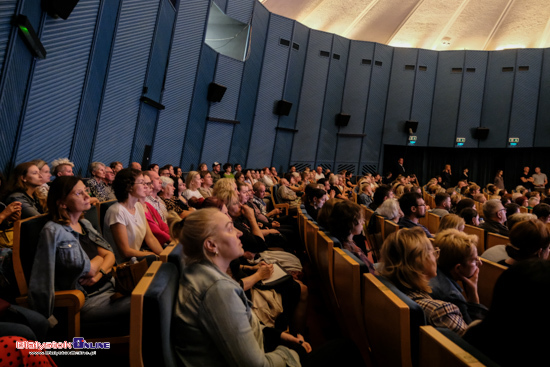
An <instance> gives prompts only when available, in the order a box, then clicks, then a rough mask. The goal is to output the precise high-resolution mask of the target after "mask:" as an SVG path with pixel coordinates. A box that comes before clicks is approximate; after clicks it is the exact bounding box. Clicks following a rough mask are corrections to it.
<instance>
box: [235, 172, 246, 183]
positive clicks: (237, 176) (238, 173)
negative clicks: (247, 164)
mask: <svg viewBox="0 0 550 367" xmlns="http://www.w3.org/2000/svg"><path fill="white" fill-rule="evenodd" d="M241 176H244V175H243V172H242V171H237V172H235V181H237V182H239V178H241Z"/></svg>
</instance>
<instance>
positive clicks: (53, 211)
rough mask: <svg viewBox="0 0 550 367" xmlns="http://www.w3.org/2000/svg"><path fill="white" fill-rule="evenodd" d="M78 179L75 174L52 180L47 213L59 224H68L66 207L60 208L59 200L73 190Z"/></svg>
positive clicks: (63, 198)
mask: <svg viewBox="0 0 550 367" xmlns="http://www.w3.org/2000/svg"><path fill="white" fill-rule="evenodd" d="M78 182H80V179H79V178H78V177H76V176H61V177H57V178H56V179H55V180H53V181H52V183H51V186H50V190H49V191H48V201H47V205H48V213H49V214H50V216H51V218H52V220H53V221H54V222H56V223H59V224H69V223H70V218H69V214H67V209H65V208H61V207H60V206H59V202H60V201H62V200H65V199H66V198H67V196H69V194H70V193H71V191H73V188H74V187H75V186H76V184H77V183H78Z"/></svg>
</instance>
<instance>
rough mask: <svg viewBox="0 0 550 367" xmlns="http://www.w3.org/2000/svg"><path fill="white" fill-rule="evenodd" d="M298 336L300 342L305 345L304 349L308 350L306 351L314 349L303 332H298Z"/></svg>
mask: <svg viewBox="0 0 550 367" xmlns="http://www.w3.org/2000/svg"><path fill="white" fill-rule="evenodd" d="M296 338H297V339H298V343H299V344H301V345H302V347H304V349H305V350H306V353H309V352H311V350H312V348H311V345H310V344H309V343H308V342H306V341H305V340H304V337H303V336H302V335H301V334H298V335H297V336H296ZM300 342H301V343H300Z"/></svg>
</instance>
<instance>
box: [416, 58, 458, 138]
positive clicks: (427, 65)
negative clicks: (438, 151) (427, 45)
mask: <svg viewBox="0 0 550 367" xmlns="http://www.w3.org/2000/svg"><path fill="white" fill-rule="evenodd" d="M437 55H438V52H437V51H432V50H422V49H419V50H418V59H417V61H416V75H415V81H414V90H413V93H414V94H413V96H414V97H413V100H412V106H411V120H414V121H418V129H417V130H416V133H415V135H416V137H417V141H416V145H418V146H424V147H425V146H428V137H429V132H430V122H431V117H432V105H433V97H434V85H435V76H436V70H437ZM445 129H447V130H449V131H451V132H452V133H454V130H455V129H454V126H453V124H452V123H451V124H448V125H446V126H445Z"/></svg>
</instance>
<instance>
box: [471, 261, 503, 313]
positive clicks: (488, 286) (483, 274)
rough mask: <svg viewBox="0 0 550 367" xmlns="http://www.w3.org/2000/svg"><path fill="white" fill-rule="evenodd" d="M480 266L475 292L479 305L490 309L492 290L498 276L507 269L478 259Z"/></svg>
mask: <svg viewBox="0 0 550 367" xmlns="http://www.w3.org/2000/svg"><path fill="white" fill-rule="evenodd" d="M480 260H481V263H482V266H481V267H480V268H479V276H478V281H477V292H478V294H479V303H481V304H482V305H484V306H486V307H488V308H490V307H491V301H492V300H493V289H494V288H495V284H496V282H497V279H498V278H499V277H500V275H501V274H502V273H503V272H504V271H505V270H506V269H507V267H506V266H504V265H500V264H497V263H495V262H492V261H490V260H487V259H484V258H480Z"/></svg>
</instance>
